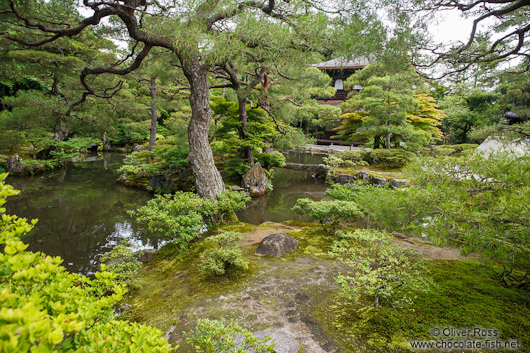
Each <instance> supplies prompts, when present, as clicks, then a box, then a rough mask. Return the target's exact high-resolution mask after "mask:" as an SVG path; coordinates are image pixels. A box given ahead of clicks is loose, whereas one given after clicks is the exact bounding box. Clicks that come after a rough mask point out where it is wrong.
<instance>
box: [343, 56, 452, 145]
mask: <svg viewBox="0 0 530 353" xmlns="http://www.w3.org/2000/svg"><path fill="white" fill-rule="evenodd" d="M346 83H347V85H348V86H349V87H354V86H358V85H361V86H362V89H361V91H360V92H355V91H354V93H353V96H352V97H351V98H350V99H348V100H347V101H346V102H344V103H343V104H342V105H341V109H342V113H343V115H342V120H343V122H342V125H341V126H339V127H338V128H337V129H338V130H339V131H340V133H339V137H340V138H343V139H345V140H348V141H359V140H361V141H362V140H364V139H367V138H372V139H373V146H374V148H378V147H380V145H383V146H384V147H385V148H388V149H390V148H392V147H395V146H399V145H403V146H406V147H407V148H410V149H412V150H414V149H416V148H418V146H423V145H427V144H429V143H431V142H433V141H434V140H437V139H440V136H441V131H440V129H439V128H438V125H440V124H441V122H440V121H441V120H442V119H443V118H444V117H445V115H444V114H443V112H442V111H441V110H439V109H438V108H437V107H436V105H435V100H434V98H432V97H430V96H429V95H427V94H425V93H422V92H421V91H420V90H419V88H417V89H416V92H415V91H414V87H418V86H420V85H421V80H420V78H419V75H418V74H417V73H416V72H415V71H414V69H413V68H412V67H410V68H407V69H405V68H404V69H402V70H399V71H397V70H394V72H393V71H391V70H390V69H389V68H388V67H387V68H385V67H383V66H382V65H381V64H372V65H368V66H366V67H365V68H364V69H362V70H360V71H358V72H357V73H355V74H353V75H352V76H350V77H349V78H348V80H347V81H346Z"/></svg>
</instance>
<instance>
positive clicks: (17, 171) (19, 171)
mask: <svg viewBox="0 0 530 353" xmlns="http://www.w3.org/2000/svg"><path fill="white" fill-rule="evenodd" d="M7 171H8V172H10V173H11V174H12V175H23V174H26V172H27V167H26V165H25V164H24V161H23V160H22V158H20V157H19V155H18V154H14V155H12V156H9V157H7Z"/></svg>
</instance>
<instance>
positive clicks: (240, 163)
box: [222, 158, 250, 177]
mask: <svg viewBox="0 0 530 353" xmlns="http://www.w3.org/2000/svg"><path fill="white" fill-rule="evenodd" d="M249 169H250V164H249V163H248V160H246V159H244V158H232V159H228V160H227V161H225V162H224V163H223V169H222V171H223V172H225V173H226V174H228V175H230V176H232V177H240V176H243V175H245V174H246V172H248V170H249Z"/></svg>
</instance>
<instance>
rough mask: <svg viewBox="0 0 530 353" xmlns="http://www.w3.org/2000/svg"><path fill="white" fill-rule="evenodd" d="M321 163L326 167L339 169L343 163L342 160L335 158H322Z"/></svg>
mask: <svg viewBox="0 0 530 353" xmlns="http://www.w3.org/2000/svg"><path fill="white" fill-rule="evenodd" d="M322 161H323V162H324V164H325V165H328V166H330V167H340V166H341V165H342V164H343V163H344V160H342V158H339V157H336V156H329V157H324V158H322Z"/></svg>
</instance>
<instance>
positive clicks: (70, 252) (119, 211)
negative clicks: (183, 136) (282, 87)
mask: <svg viewBox="0 0 530 353" xmlns="http://www.w3.org/2000/svg"><path fill="white" fill-rule="evenodd" d="M286 157H287V161H288V162H296V163H307V164H317V163H320V162H321V161H322V155H311V154H309V153H299V152H289V153H287V154H286ZM122 160H123V155H120V154H116V153H105V154H103V155H102V156H100V157H97V156H92V157H88V158H87V159H85V161H83V162H77V163H68V164H67V165H66V166H65V167H64V168H62V169H60V170H56V171H53V172H49V173H46V174H42V175H37V176H33V177H9V179H8V181H7V182H8V183H9V184H11V185H13V187H15V189H17V190H20V191H21V193H20V194H19V195H17V196H14V197H12V198H10V199H9V200H8V202H7V204H6V208H7V212H8V213H9V214H16V215H18V216H19V217H26V218H28V219H34V218H37V219H39V222H38V223H37V225H36V226H35V229H34V230H33V231H32V232H31V233H29V235H28V236H27V237H26V238H25V242H26V243H28V244H29V250H31V251H42V252H44V253H45V254H47V255H51V256H61V257H62V258H63V259H64V262H63V265H64V266H65V267H66V268H67V269H68V270H70V271H73V272H79V273H84V274H92V273H93V272H94V271H96V270H98V268H99V261H98V259H99V257H100V256H101V255H102V254H104V253H105V252H107V251H109V250H110V249H111V248H112V247H113V246H115V245H117V244H118V243H119V242H120V241H121V240H122V239H129V241H130V242H131V244H132V245H133V246H134V247H135V248H136V249H138V250H140V249H157V248H159V247H160V246H161V245H163V244H164V243H165V242H166V241H167V239H165V238H164V236H163V235H161V234H157V233H153V232H150V231H149V230H148V229H147V227H146V226H144V225H141V224H138V223H137V222H136V221H135V220H134V218H133V217H131V216H130V215H129V214H128V213H127V211H129V210H133V209H136V208H137V207H139V206H142V205H144V204H145V203H146V202H147V201H148V200H149V199H150V198H151V197H152V195H151V193H149V192H147V191H143V190H139V189H132V188H127V187H124V186H122V185H120V184H118V183H116V182H115V180H116V178H117V177H118V174H117V170H118V168H119V167H120V166H121V164H122ZM273 185H274V190H273V191H272V192H271V193H270V194H269V195H267V196H265V197H262V198H259V199H256V200H253V201H252V202H251V203H250V204H249V206H248V207H247V209H245V210H243V211H241V212H239V213H238V217H239V219H240V221H242V222H247V223H252V224H260V223H263V222H266V221H272V222H282V221H286V220H291V219H292V220H300V219H301V218H300V216H299V215H297V214H296V213H294V212H293V211H291V207H292V206H294V204H295V203H296V200H297V199H299V198H303V197H308V198H312V199H315V200H318V199H321V198H322V197H324V192H325V190H326V185H325V184H324V182H323V181H322V180H319V179H315V178H313V177H312V175H311V173H308V172H303V171H296V170H287V169H282V168H278V169H277V170H276V172H275V176H274V180H273Z"/></svg>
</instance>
